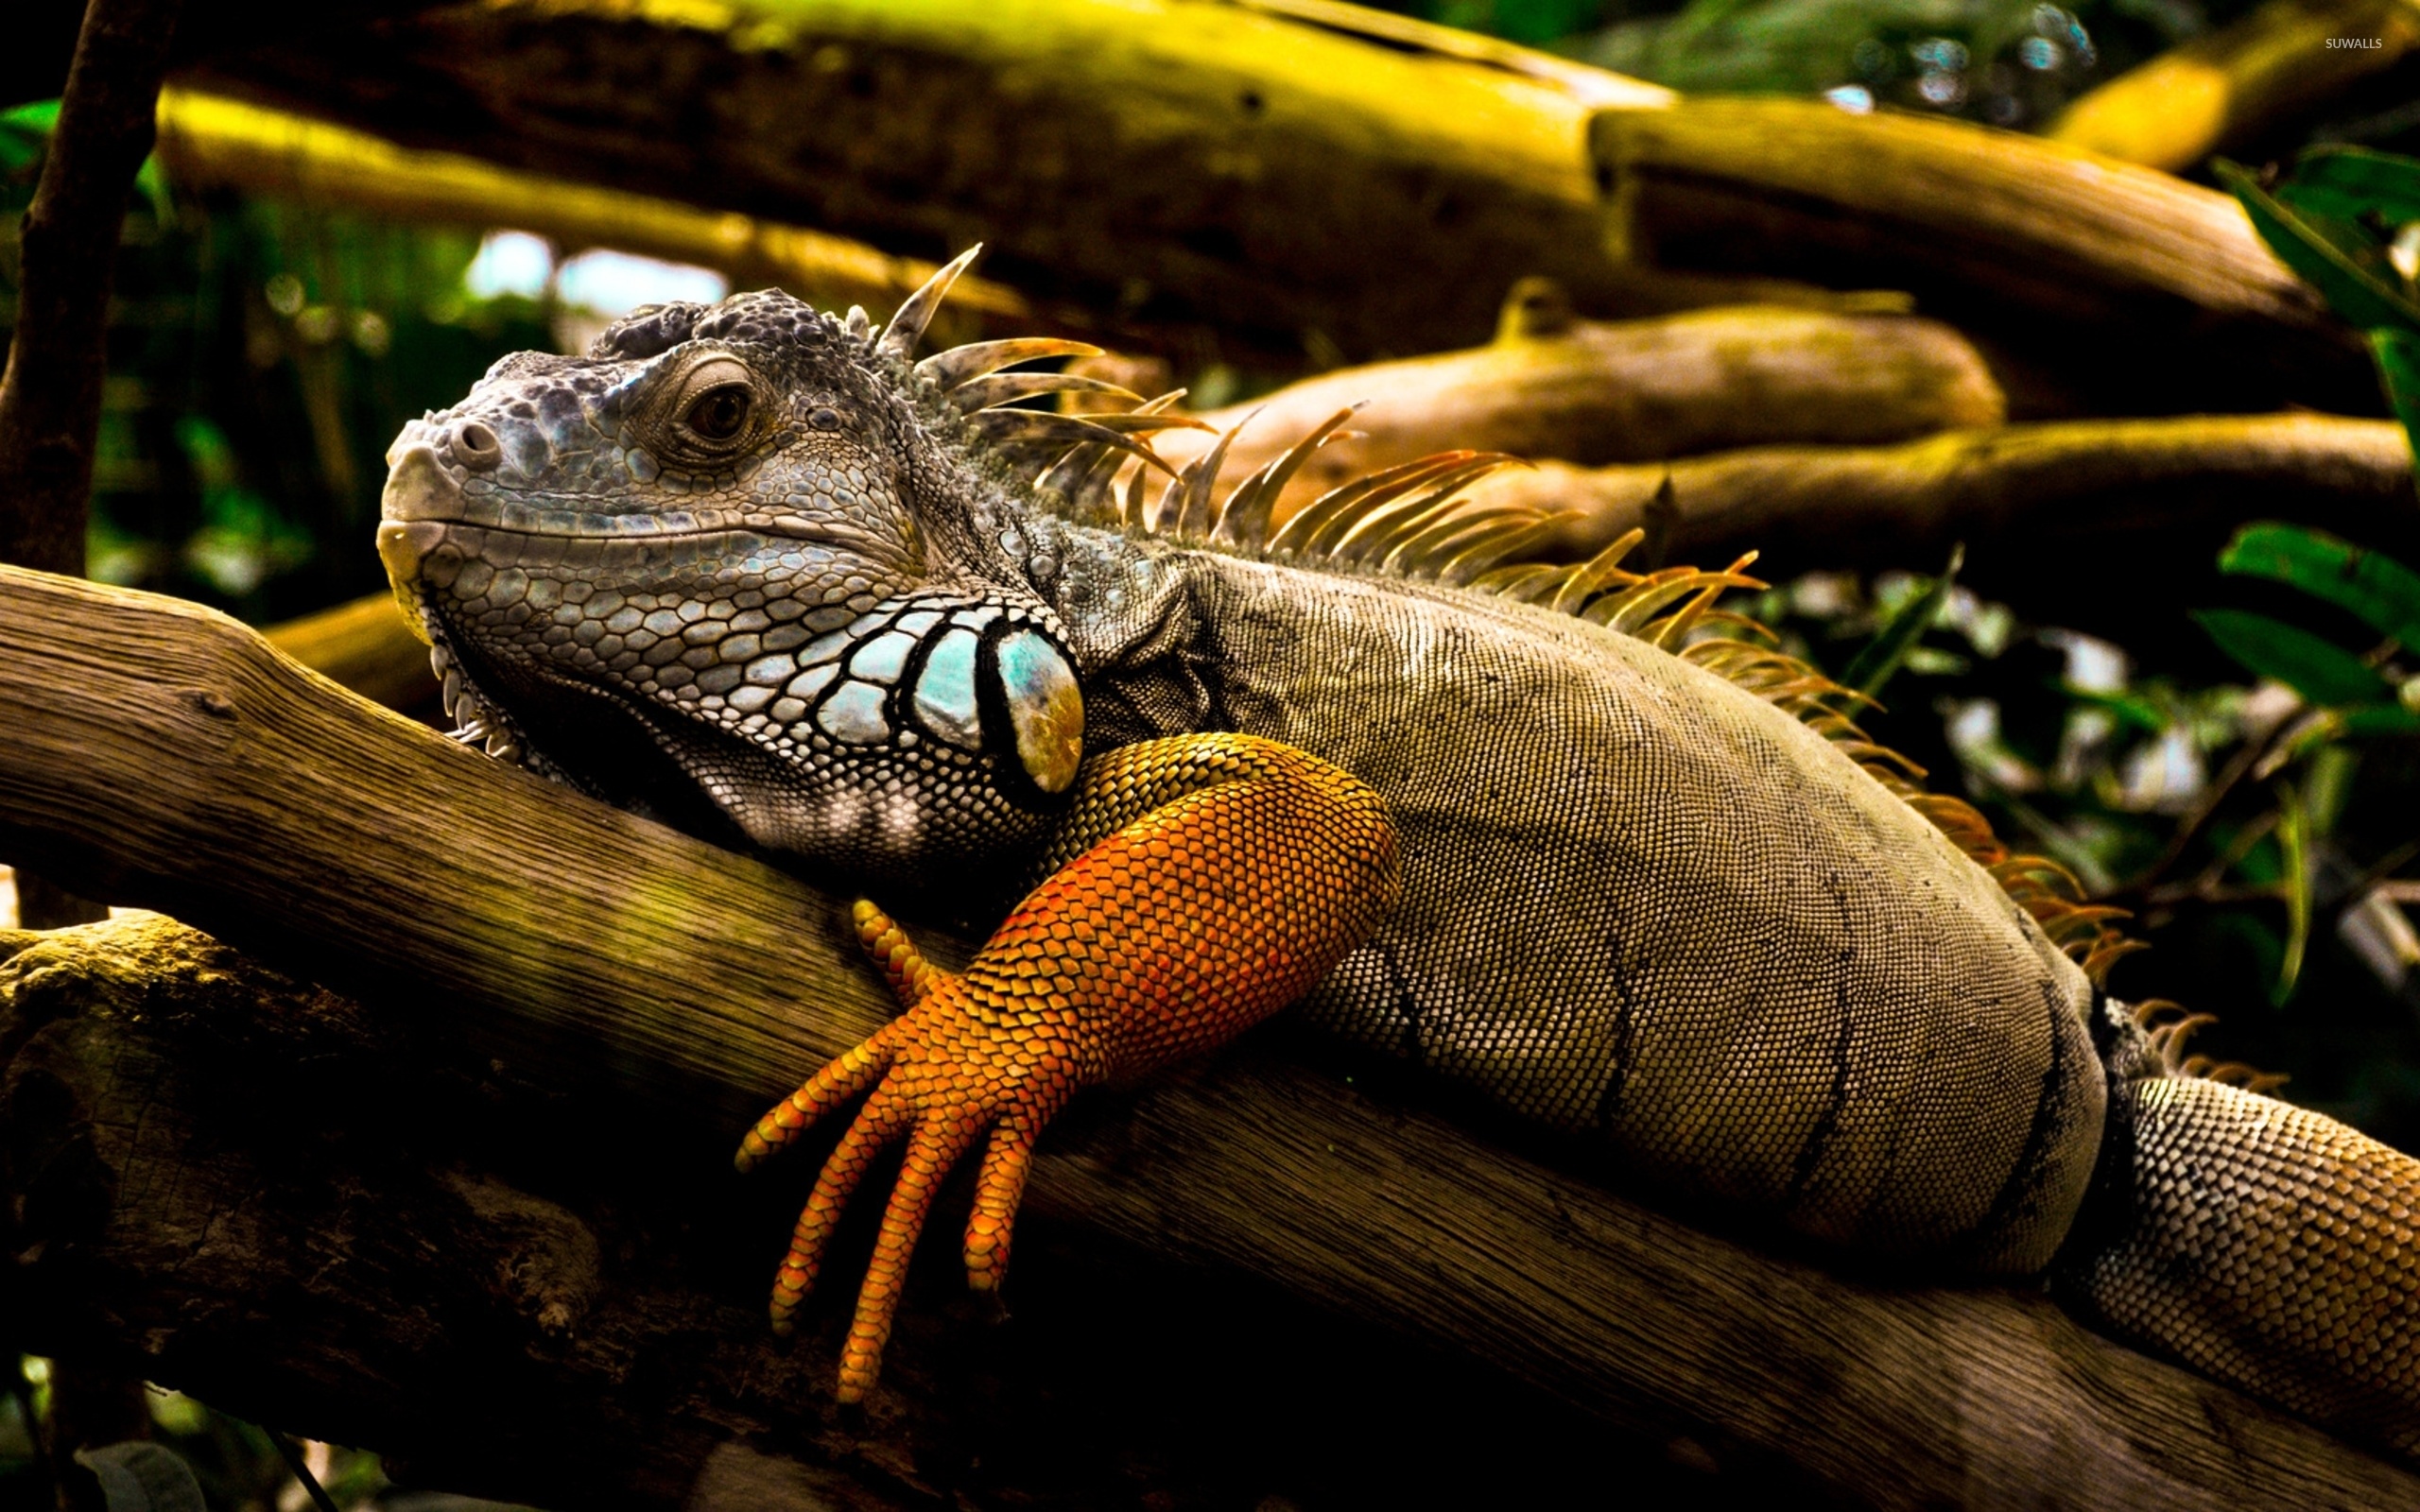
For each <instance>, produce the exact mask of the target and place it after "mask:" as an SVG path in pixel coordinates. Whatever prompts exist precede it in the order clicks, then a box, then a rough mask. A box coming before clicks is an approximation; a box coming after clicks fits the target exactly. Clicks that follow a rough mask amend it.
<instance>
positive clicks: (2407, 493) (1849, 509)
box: [1473, 415, 2420, 651]
mask: <svg viewBox="0 0 2420 1512" xmlns="http://www.w3.org/2000/svg"><path fill="white" fill-rule="evenodd" d="M1667 477H1668V478H1670V479H1671V482H1672V490H1673V506H1674V508H1675V510H1676V513H1675V514H1674V516H1673V518H1672V524H1671V536H1670V544H1669V547H1668V551H1669V553H1670V556H1671V559H1672V560H1676V561H1695V562H1700V563H1705V564H1720V563H1721V562H1723V561H1727V560H1729V559H1730V558H1732V557H1733V556H1735V555H1737V553H1739V552H1742V551H1747V550H1752V549H1753V550H1758V551H1761V552H1762V553H1763V557H1762V558H1761V560H1760V562H1759V564H1758V566H1759V570H1760V571H1764V572H1768V573H1770V574H1772V575H1774V576H1794V575H1796V574H1798V573H1801V572H1806V571H1810V570H1813V569H1817V568H1848V569H1855V570H1859V571H1869V572H1870V571H1875V570H1878V569H1881V568H1886V567H1919V566H1923V565H1926V564H1929V563H1934V562H1937V561H1938V560H1939V558H1940V557H1941V555H1942V554H1943V553H1944V552H1946V551H1947V550H1948V549H1949V547H1950V546H1951V545H1952V544H1953V543H1955V542H1957V541H1964V542H1965V543H1966V546H1967V558H1966V559H1967V567H1966V570H1965V572H1964V573H1963V575H1962V581H1964V582H1965V583H1966V584H1967V585H1968V586H1970V587H1972V588H1974V589H1975V590H1976V591H1977V592H1979V593H1989V594H1992V595H1994V596H1997V597H2001V598H2005V599H2007V600H2009V601H2010V602H2011V603H2013V604H2014V605H2015V606H2016V607H2017V609H2018V610H2019V611H2020V612H2021V613H2022V614H2023V615H2024V616H2025V617H2026V618H2027V619H2028V620H2029V621H2031V622H2033V623H2035V624H2054V625H2065V626H2068V627H2073V628H2077V629H2083V630H2090V631H2092V632H2093V633H2095V634H2100V635H2108V636H2112V637H2114V638H2116V639H2118V641H2119V642H2120V643H2121V644H2125V645H2128V646H2130V647H2133V648H2135V650H2137V651H2140V650H2143V649H2144V647H2145V646H2147V645H2156V644H2158V643H2159V642H2160V641H2161V639H2162V637H2173V636H2176V635H2178V634H2180V633H2187V632H2185V631H2181V630H2180V628H2179V626H2180V623H2181V622H2180V621H2179V620H2178V618H2177V616H2176V615H2175V614H2174V612H2173V610H2172V609H2169V608H2167V607H2164V606H2171V605H2173V604H2174V603H2175V602H2176V600H2177V597H2178V595H2179V593H2183V592H2184V591H2185V590H2184V586H2183V585H2185V584H2187V583H2191V582H2193V581H2195V580H2198V579H2199V578H2201V577H2202V576H2204V575H2209V574H2212V573H2214V572H2215V568H2214V567H2213V563H2214V562H2215V561H2216V559H2217V554H2218V551H2219V548H2220V547H2221V546H2222V545H2224V544H2225V542H2226V541H2227V538H2228V537H2229V536H2230V535H2232V534H2233V533H2234V531H2235V529H2236V527H2237V526H2238V525H2240V524H2245V523H2247V522H2249V521H2253V520H2260V519H2282V520H2289V521H2292V522H2294V523H2296V524H2308V525H2313V526H2316V527H2318V528H2321V529H2325V530H2331V531H2335V532H2337V533H2338V534H2341V535H2343V536H2346V537H2349V538H2350V539H2352V540H2355V541H2359V542H2361V543H2362V544H2363V545H2365V546H2370V547H2373V548H2376V549H2377V550H2382V551H2409V550H2411V549H2413V548H2414V547H2420V528H2415V522H2414V521H2413V520H2412V518H2411V509H2410V507H2409V502H2410V497H2411V446H2410V443H2409V442H2408V441H2407V440H2406V438H2405V437H2404V435H2403V432H2402V430H2401V428H2400V427H2398V426H2396V425H2395V424H2394V422H2393V421H2367V420H2344V419H2341V418H2338V417H2335V416H2329V415H2247V416H2222V415H2200V416H2187V417H2185V418H2182V419H2177V420H2137V421H2059V422H2056V423H2050V424H2040V425H2007V426H2000V427H1997V428H1995V429H1988V430H1974V431H1957V432H1952V433H1949V434H1947V435H1943V436H1933V437H1927V438H1925V439H1922V440H1916V441H1909V442H1906V443H1904V444H1902V445H1898V446H1887V447H1837V448H1834V447H1794V446H1771V447H1757V448H1755V449H1752V450H1746V451H1738V452H1726V453H1720V454H1718V455H1713V456H1702V457H1690V458H1685V459H1684V460H1681V461H1678V462H1673V463H1670V464H1668V465H1666V464H1662V463H1657V464H1652V465H1631V466H1625V467H1608V468H1596V469H1582V468H1573V467H1565V466H1562V465H1559V464H1554V463H1547V464H1544V465H1541V466H1540V467H1538V468H1536V469H1533V470H1523V469H1513V470H1508V471H1506V472H1501V473H1498V474H1496V475H1495V476H1494V477H1491V478H1489V479H1487V480H1486V481H1485V482H1483V483H1481V484H1480V485H1478V488H1477V489H1475V490H1473V493H1474V499H1473V503H1474V506H1477V505H1479V504H1487V505H1501V504H1518V505H1524V506H1528V507H1533V508H1538V509H1543V510H1547V511H1550V512H1552V511H1561V512H1562V516H1563V519H1562V527H1561V534H1560V535H1559V537H1558V538H1557V539H1556V541H1554V542H1553V543H1552V544H1550V545H1548V546H1545V547H1542V548H1541V553H1542V554H1543V555H1547V556H1560V557H1565V558H1573V559H1577V558H1584V557H1586V556H1588V555H1589V554H1591V553H1593V552H1595V551H1597V550H1599V548H1601V547H1602V546H1604V545H1605V544H1606V543H1607V542H1609V541H1613V540H1614V539H1615V538H1616V537H1617V536H1619V535H1620V534H1622V532H1624V531H1626V530H1629V529H1631V528H1633V527H1634V526H1643V525H1645V524H1647V523H1648V512H1649V508H1650V506H1651V504H1652V503H1653V500H1654V498H1655V494H1656V490H1658V489H1659V488H1660V487H1661V486H1662V484H1663V483H1664V480H1665V479H1666V478H1667ZM2153 575H2156V576H2157V578H2158V579H2159V580H2160V581H2161V582H2162V583H2163V584H2164V585H2165V586H2164V587H2163V588H2162V589H2161V591H2160V593H2158V594H2157V595H2155V596H2151V595H2147V594H2146V593H2145V592H2144V587H2145V582H2146V580H2147V578H2148V577H2150V576H2153Z"/></svg>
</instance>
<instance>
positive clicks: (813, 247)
mask: <svg viewBox="0 0 2420 1512" xmlns="http://www.w3.org/2000/svg"><path fill="white" fill-rule="evenodd" d="M159 129H160V146H159V151H160V161H161V163H162V164H163V165H164V167H165V168H166V169H167V172H168V174H169V176H170V177H171V178H172V179H173V180H175V181H176V182H177V183H179V184H181V185H183V186H186V187H189V188H195V189H210V188H233V189H241V190H243V191H245V192H246V193H248V194H255V195H261V196H265V197H268V198H276V199H290V200H297V201H300V202H302V203H304V204H315V205H337V206H342V207H344V208H345V209H348V210H357V211H364V212H367V213H369V214H371V215H384V216H388V217H390V218H392V219H396V220H405V221H413V222H429V221H438V222H445V221H452V222H458V223H459V224H462V225H467V226H475V227H482V228H484V227H490V226H511V227H515V228H517V229H519V230H522V231H527V232H536V233H537V234H539V235H542V236H544V237H546V238H547V239H548V240H550V241H552V242H554V243H555V244H556V246H557V248H558V249H561V250H562V251H563V252H564V253H565V254H569V253H571V252H577V251H580V250H584V249H587V248H591V247H612V248H615V249H620V250H623V251H631V252H638V253H642V254H644V255H646V256H648V257H661V258H666V259H668V260H670V261H672V262H678V263H697V264H702V265H704V266H708V267H714V268H719V269H721V270H722V271H724V272H726V273H728V274H730V275H731V277H732V280H733V283H734V284H735V286H737V287H740V288H755V287H761V286H763V285H765V284H775V285H778V286H780V287H782V288H786V289H787V290H789V291H790V292H791V293H793V294H796V295H798V296H799V297H800V298H802V299H804V300H807V301H811V302H813V303H815V304H817V305H819V306H821V307H824V308H830V309H846V308H847V307H848V306H849V305H852V304H863V305H864V306H866V307H867V308H868V309H869V310H872V311H875V312H879V313H880V314H881V315H885V316H887V315H888V314H889V313H890V310H891V309H892V308H893V307H894V306H896V305H897V304H898V303H899V301H902V300H904V299H906V298H907V297H908V295H910V294H913V293H914V292H915V291H916V290H917V289H919V288H921V287H923V286H924V283H925V280H926V279H929V278H931V277H932V275H933V271H934V267H935V265H934V264H931V263H928V262H922V261H919V260H917V259H915V258H908V257H890V256H888V255H886V254H884V253H881V252H878V251H875V250H874V249H873V248H871V247H868V246H866V245H864V244H863V243H861V242H853V241H850V240H848V239H847V238H845V237H840V236H831V235H826V234H825V233H823V232H819V231H813V230H810V229H808V228H806V227H804V226H785V225H781V224H779V223H776V222H772V221H767V220H760V219H758V218H756V217H754V216H752V215H739V214H737V213H735V212H731V211H713V210H703V209H700V208H699V207H697V206H696V205H693V204H684V203H682V202H681V201H679V200H672V199H658V198H650V197H648V196H646V195H634V194H627V193H624V192H622V191H619V190H614V189H600V188H595V187H592V186H589V185H587V184H580V183H568V182H565V181H563V180H560V179H549V178H545V177H544V176H541V175H538V174H528V173H515V172H512V171H510V170H509V169H505V168H499V167H496V166H494V165H493V164H491V163H482V162H479V161H478V160H476V159H475V158H466V157H462V156H459V155H458V154H455V153H450V152H412V151H407V150H406V149H404V148H402V147H398V146H395V145H394V144H393V143H390V142H386V141H382V140H380V139H379V138H377V137H373V136H370V135H367V134H365V133H363V132H360V131H348V130H346V129H343V128H342V127H337V126H330V125H328V124H327V123H325V122H323V121H313V120H308V119H305V118H303V117H302V116H297V115H289V114H286V113H285V112H280V111H269V110H263V109H261V108H260V107H258V106H253V105H247V104H245V103H243V102H242V101H239V100H231V99H225V98H222V97H219V96H216V95H212V94H199V93H197V92H195V91H192V90H183V89H171V90H167V91H164V93H163V94H161V96H160V123H159ZM944 310H945V312H946V313H947V315H948V322H949V325H950V328H951V331H953V332H957V333H963V334H965V335H972V334H973V333H972V331H971V330H970V328H974V327H977V326H979V325H981V324H983V323H986V322H1004V323H1007V324H1012V325H1014V326H1015V327H1016V328H1017V330H1018V332H1019V333H1020V334H1022V333H1023V332H1025V331H1027V330H1029V329H1032V328H1036V327H1039V326H1040V325H1041V324H1043V317H1042V316H1041V315H1039V314H1038V313H1037V312H1036V311H1034V310H1033V308H1032V307H1031V306H1030V305H1029V303H1028V302H1027V301H1026V300H1025V299H1024V298H1023V297H1022V296H1021V295H1019V294H1017V293H1016V292H1015V291H1014V290H1013V289H1008V288H1003V287H1001V286H1000V285H999V284H997V283H992V282H991V281H990V280H988V279H982V278H977V277H974V276H972V275H969V276H965V277H961V278H959V281H958V283H956V284H955V285H953V286H952V287H951V289H950V296H949V303H948V304H947V305H946V306H944ZM995 334H996V333H995Z"/></svg>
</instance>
